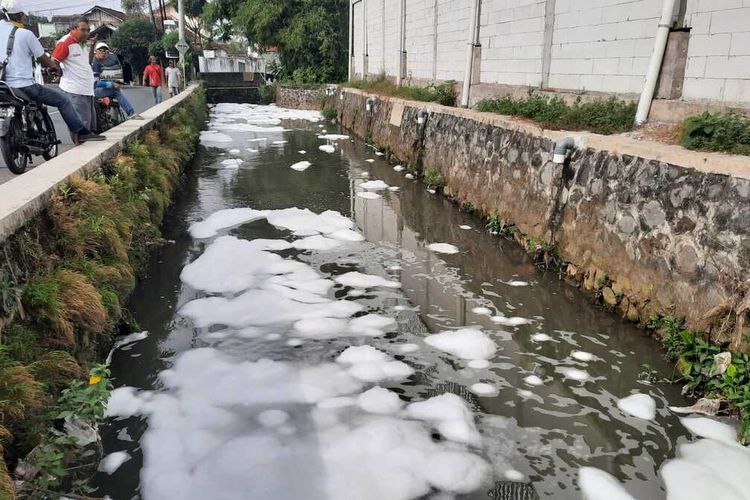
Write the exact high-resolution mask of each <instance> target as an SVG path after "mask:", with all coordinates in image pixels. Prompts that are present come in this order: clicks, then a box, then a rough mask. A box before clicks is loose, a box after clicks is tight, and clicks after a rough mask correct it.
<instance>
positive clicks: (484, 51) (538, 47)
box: [353, 0, 750, 105]
mask: <svg viewBox="0 0 750 500" xmlns="http://www.w3.org/2000/svg"><path fill="white" fill-rule="evenodd" d="M684 2H686V3H685V6H684V7H685V8H684V19H683V23H684V26H686V27H690V28H691V31H690V40H689V43H688V60H687V66H686V70H685V81H684V89H683V98H684V99H687V100H693V101H700V100H707V101H715V102H719V103H727V104H739V105H750V0H684ZM472 5H473V1H472V0H407V1H406V51H407V63H406V76H407V78H411V79H414V80H416V81H420V82H422V81H425V80H428V81H429V80H437V81H445V80H456V81H458V82H460V81H462V80H463V76H464V75H463V72H464V66H465V61H466V52H467V50H466V48H467V43H468V41H469V33H468V31H469V25H470V22H469V18H470V16H471V10H472ZM661 8H662V0H482V2H481V16H480V31H479V33H480V44H481V62H480V67H479V82H477V81H476V80H475V81H474V82H473V83H481V84H498V85H503V86H522V87H532V88H534V87H536V88H538V87H540V86H543V85H544V84H545V80H546V87H547V88H551V89H558V90H565V91H577V92H586V91H589V92H604V93H617V94H623V95H627V96H630V97H633V96H637V95H638V94H639V93H640V92H641V90H642V88H643V83H644V80H645V74H646V69H647V67H648V62H649V58H650V56H651V53H652V51H653V47H654V38H655V34H656V30H657V26H658V23H659V17H660V13H661ZM364 9H367V16H366V17H367V39H368V47H367V48H368V53H369V64H368V73H369V74H370V75H376V74H379V73H381V72H383V71H385V72H386V74H387V75H388V76H392V77H395V76H396V75H397V74H398V67H399V53H398V46H399V23H400V1H399V0H358V1H357V3H355V4H354V6H353V19H354V73H355V75H357V76H362V59H363V57H362V54H363V51H364V48H363V43H364V27H363V18H364V16H363V13H364ZM546 14H553V15H551V16H550V17H549V18H548V19H547V21H552V23H551V25H550V23H545V17H546ZM675 15H677V12H675ZM546 25H548V26H551V28H550V29H548V31H547V33H546V43H545V26H546ZM435 54H437V55H436V57H435ZM545 61H546V62H547V64H545ZM547 68H548V73H547V74H545V73H546V72H545V70H546V69H547Z"/></svg>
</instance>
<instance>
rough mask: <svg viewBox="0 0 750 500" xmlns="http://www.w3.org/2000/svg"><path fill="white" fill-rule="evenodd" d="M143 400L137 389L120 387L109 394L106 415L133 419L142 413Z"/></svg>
mask: <svg viewBox="0 0 750 500" xmlns="http://www.w3.org/2000/svg"><path fill="white" fill-rule="evenodd" d="M142 404H143V399H142V398H141V397H139V395H138V392H137V389H136V388H135V387H118V388H116V389H114V390H113V391H112V392H110V393H109V399H108V400H107V408H106V410H105V414H106V416H108V417H122V418H127V417H132V416H133V415H137V414H138V413H139V412H140V411H141V406H142Z"/></svg>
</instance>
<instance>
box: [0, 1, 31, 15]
mask: <svg viewBox="0 0 750 500" xmlns="http://www.w3.org/2000/svg"><path fill="white" fill-rule="evenodd" d="M0 8H2V10H3V11H5V12H7V13H8V14H18V13H19V12H26V8H25V6H24V0H0Z"/></svg>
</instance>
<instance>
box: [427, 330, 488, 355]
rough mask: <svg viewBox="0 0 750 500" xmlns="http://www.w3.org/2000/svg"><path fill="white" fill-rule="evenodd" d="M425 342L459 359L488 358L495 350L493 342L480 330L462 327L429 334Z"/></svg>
mask: <svg viewBox="0 0 750 500" xmlns="http://www.w3.org/2000/svg"><path fill="white" fill-rule="evenodd" d="M424 341H425V343H426V344H428V345H431V346H432V347H434V348H435V349H439V350H441V351H444V352H447V353H449V354H452V355H454V356H456V357H458V358H461V359H489V358H491V357H492V356H493V355H494V354H495V351H496V350H497V346H496V345H495V342H494V341H493V340H492V339H491V338H490V337H489V336H487V334H485V333H484V332H482V331H481V330H477V329H475V328H463V329H461V330H449V331H446V332H441V333H436V334H434V335H429V336H427V337H425V339H424Z"/></svg>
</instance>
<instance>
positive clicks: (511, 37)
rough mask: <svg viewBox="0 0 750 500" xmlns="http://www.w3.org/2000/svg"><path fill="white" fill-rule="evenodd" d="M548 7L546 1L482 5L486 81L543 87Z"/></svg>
mask: <svg viewBox="0 0 750 500" xmlns="http://www.w3.org/2000/svg"><path fill="white" fill-rule="evenodd" d="M545 4H546V2H545V0H488V1H485V2H482V12H481V17H480V21H479V22H480V29H479V35H480V38H479V42H480V43H481V44H482V63H481V81H482V82H485V83H503V84H506V85H529V86H533V87H538V86H540V85H541V84H542V57H543V54H542V52H543V47H542V45H543V41H544V13H545ZM466 22H467V23H468V20H467V21H466ZM464 30H466V27H464ZM465 37H466V35H464V38H465ZM464 44H466V40H464ZM462 78H463V75H462V77H460V78H459V79H462Z"/></svg>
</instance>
